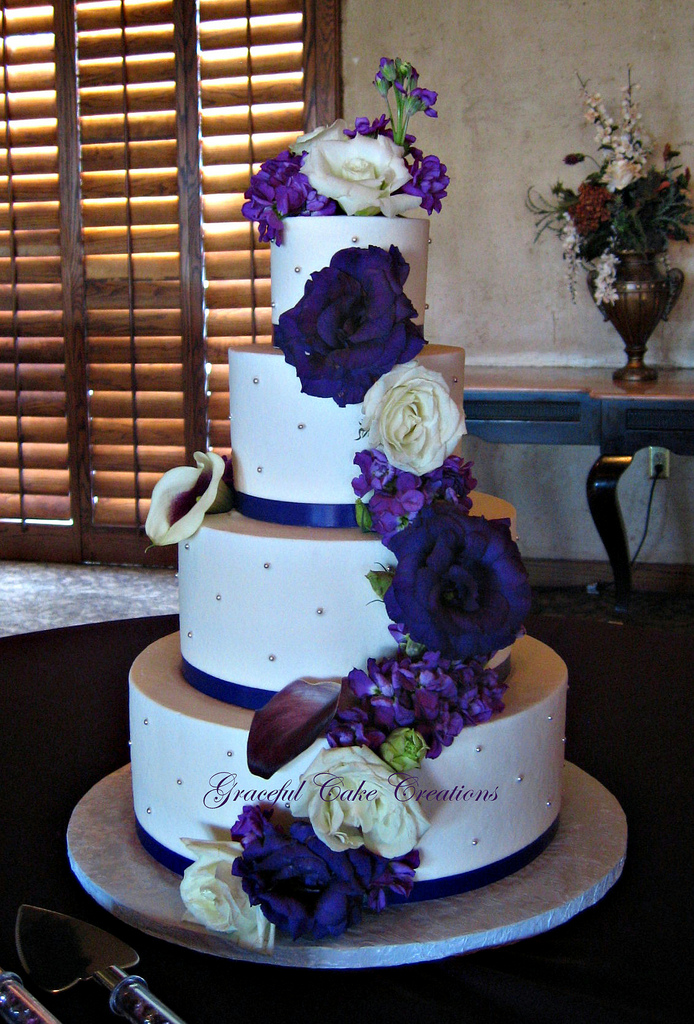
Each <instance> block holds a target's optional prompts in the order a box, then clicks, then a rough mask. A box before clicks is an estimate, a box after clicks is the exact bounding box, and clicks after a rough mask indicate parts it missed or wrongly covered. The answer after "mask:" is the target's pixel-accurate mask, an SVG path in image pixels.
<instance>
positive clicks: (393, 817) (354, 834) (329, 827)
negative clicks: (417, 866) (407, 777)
mask: <svg viewBox="0 0 694 1024" xmlns="http://www.w3.org/2000/svg"><path fill="white" fill-rule="evenodd" d="M390 779H392V781H389V780H390ZM301 781H303V782H305V785H304V787H303V789H302V791H301V794H300V795H299V799H298V801H297V803H296V805H295V807H294V814H296V815H297V816H298V817H308V818H309V820H310V822H311V825H312V826H313V829H314V831H315V833H316V835H317V836H318V838H319V839H321V840H322V841H323V842H324V843H325V845H326V846H329V847H330V849H331V850H337V851H342V850H347V849H355V848H357V847H359V846H365V847H366V848H367V850H371V851H372V853H378V854H380V855H381V856H382V857H389V858H390V857H402V856H404V855H405V854H406V853H409V852H410V850H413V849H414V848H415V847H416V845H417V843H418V842H419V840H420V839H421V837H422V836H423V835H424V833H425V832H426V830H427V829H428V828H429V822H428V821H427V820H426V818H425V817H424V815H423V814H422V811H421V810H420V807H419V805H418V804H417V802H416V800H398V798H397V797H396V795H395V785H397V782H398V776H397V775H394V773H393V769H392V768H391V767H390V766H389V765H387V764H385V763H384V762H383V761H382V760H381V759H380V757H377V756H376V754H374V752H373V751H372V750H370V749H369V748H368V747H331V748H329V749H327V750H322V751H321V752H320V754H319V755H318V757H316V759H315V760H314V761H313V763H312V764H311V765H310V767H309V768H308V769H307V771H306V772H305V773H304V774H303V775H302V776H301Z"/></svg>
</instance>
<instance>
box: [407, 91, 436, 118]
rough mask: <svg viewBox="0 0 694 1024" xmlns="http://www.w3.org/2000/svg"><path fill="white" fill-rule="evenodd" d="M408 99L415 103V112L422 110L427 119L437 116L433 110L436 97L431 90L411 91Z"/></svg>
mask: <svg viewBox="0 0 694 1024" xmlns="http://www.w3.org/2000/svg"><path fill="white" fill-rule="evenodd" d="M410 97H411V99H413V100H416V101H417V106H416V108H414V109H415V110H423V111H424V113H425V114H426V115H427V117H438V116H439V115H438V113H437V112H436V111H435V110H434V104H435V103H436V101H437V99H438V95H437V94H436V93H435V92H434V91H433V90H432V89H413V90H412V92H411V93H410Z"/></svg>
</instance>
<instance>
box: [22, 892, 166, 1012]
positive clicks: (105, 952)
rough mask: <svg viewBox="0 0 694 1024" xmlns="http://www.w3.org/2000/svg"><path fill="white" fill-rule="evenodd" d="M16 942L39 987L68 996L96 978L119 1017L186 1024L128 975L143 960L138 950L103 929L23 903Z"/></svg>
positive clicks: (33, 980)
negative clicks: (65, 992)
mask: <svg viewBox="0 0 694 1024" xmlns="http://www.w3.org/2000/svg"><path fill="white" fill-rule="evenodd" d="M15 938H16V943H17V952H18V953H19V959H20V960H21V962H22V966H23V967H24V969H25V970H26V971H27V972H28V974H29V975H30V976H31V980H32V982H33V983H34V984H35V985H36V986H37V987H38V988H42V989H45V990H46V991H47V992H64V991H65V989H67V988H71V987H72V986H73V985H76V984H77V982H78V981H83V980H86V979H87V978H94V979H95V980H96V981H98V982H100V984H102V985H103V986H104V987H105V988H107V989H108V990H109V992H110V993H111V996H110V999H109V1006H110V1008H111V1010H112V1011H113V1013H117V1014H119V1015H120V1016H121V1017H127V1019H128V1020H129V1021H132V1024H183V1021H182V1020H181V1018H180V1017H178V1016H177V1015H176V1014H175V1013H172V1012H171V1010H169V1009H167V1007H166V1006H164V1004H163V1003H161V1002H159V1000H158V999H156V998H155V997H154V996H153V995H152V993H151V992H150V991H149V989H148V988H147V983H146V982H145V980H144V979H143V978H140V977H138V976H137V975H134V974H127V973H126V971H125V968H128V967H134V965H135V964H136V963H137V962H138V960H139V959H140V958H139V956H138V955H137V953H136V952H135V950H134V949H132V947H131V946H128V945H127V944H126V943H125V942H121V940H120V939H117V938H115V937H114V936H113V935H109V933H108V932H105V931H103V930H102V929H101V928H96V927H95V926H94V925H92V924H87V922H86V921H78V920H77V918H74V917H68V916H67V914H58V913H56V912H55V911H54V910H44V909H43V908H42V907H31V906H29V905H27V904H23V905H22V906H21V907H20V908H19V911H18V913H17V925H16V929H15ZM19 1019H20V1020H21V1018H19ZM50 1019H51V1020H52V1019H53V1018H50Z"/></svg>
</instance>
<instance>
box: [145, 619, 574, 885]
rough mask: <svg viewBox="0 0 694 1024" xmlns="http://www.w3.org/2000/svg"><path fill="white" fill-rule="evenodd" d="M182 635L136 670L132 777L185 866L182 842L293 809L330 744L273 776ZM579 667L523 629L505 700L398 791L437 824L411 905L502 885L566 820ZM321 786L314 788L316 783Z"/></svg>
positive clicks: (150, 828) (152, 824) (157, 852)
mask: <svg viewBox="0 0 694 1024" xmlns="http://www.w3.org/2000/svg"><path fill="white" fill-rule="evenodd" d="M180 665H181V653H180V644H179V635H178V634H177V633H176V634H172V635H170V636H168V637H165V638H163V639H162V640H159V641H157V642H156V643H154V644H152V645H151V646H150V647H148V648H147V649H146V650H145V651H143V653H142V654H141V655H140V656H139V657H138V658H137V660H136V661H135V662H134V664H133V666H132V670H131V673H130V736H131V759H132V784H133V800H134V808H135V817H136V821H137V827H138V833H139V835H140V839H141V841H142V842H143V845H145V847H146V849H147V850H148V851H149V852H150V853H152V854H153V855H154V856H155V857H157V859H158V860H160V861H161V862H162V863H164V864H166V865H167V866H169V867H171V868H173V869H174V870H177V871H179V872H182V871H183V870H184V868H185V867H186V866H187V864H188V863H190V861H189V858H188V857H187V855H186V847H185V845H184V844H183V842H182V840H183V839H184V838H190V839H215V840H222V839H228V838H229V829H230V827H231V825H232V824H233V823H234V821H235V820H236V818H237V817H238V815H239V814H240V812H241V810H242V808H243V806H244V805H245V804H255V803H261V804H272V805H275V806H276V807H277V808H278V809H281V810H283V811H284V813H287V812H289V813H291V812H292V803H293V801H295V799H296V792H297V787H298V786H299V784H300V781H299V780H300V777H301V776H302V775H303V774H304V773H306V772H307V771H308V770H309V769H310V766H311V763H312V761H313V760H314V758H315V757H316V756H317V754H318V753H319V751H320V750H321V748H323V747H324V746H326V741H325V740H324V739H320V740H317V741H315V742H314V743H313V744H312V745H311V746H310V747H309V748H308V749H307V750H305V751H304V752H303V753H302V754H301V755H300V756H299V757H297V758H295V759H294V760H293V761H291V762H290V763H289V764H287V765H286V766H285V767H284V768H282V769H281V770H280V771H279V772H277V773H276V774H275V775H273V776H272V777H271V778H270V779H268V780H265V779H260V778H258V777H256V776H254V775H252V774H251V772H250V770H249V769H248V765H247V760H246V742H247V737H248V730H249V728H250V724H251V721H252V718H253V712H252V711H249V710H246V709H243V708H238V707H235V706H233V705H230V704H225V703H223V702H221V701H218V700H215V699H213V698H212V697H209V696H207V695H205V694H203V693H200V692H199V691H197V690H195V689H193V688H192V687H191V686H189V685H188V683H186V681H185V680H184V678H183V676H182V674H181V669H180ZM566 689H567V671H566V666H565V665H564V662H563V661H562V660H561V658H559V656H558V655H557V654H555V652H554V651H552V650H551V649H550V648H549V647H546V646H545V645H544V644H541V643H539V642H538V641H536V640H534V639H532V638H531V637H527V636H526V637H523V638H521V639H520V640H518V641H516V643H515V644H514V646H513V648H512V652H511V670H510V674H509V677H508V690H507V691H506V694H505V696H504V702H505V708H504V710H503V711H502V712H500V713H499V714H497V715H495V716H494V717H493V718H492V719H491V720H490V721H488V722H485V723H483V724H481V725H477V726H469V727H466V728H465V729H463V731H462V732H461V733H460V735H459V736H457V737H456V739H455V740H454V741H453V743H452V745H451V746H450V747H447V748H445V749H444V750H443V752H442V753H441V755H440V756H439V757H437V758H427V759H425V760H424V762H423V764H422V767H421V768H420V769H419V770H418V771H417V772H410V773H408V779H407V780H406V781H405V782H404V783H402V784H401V786H400V788H399V797H398V798H399V799H403V800H416V801H417V803H418V805H419V808H420V810H421V811H422V812H423V814H424V815H425V817H426V818H427V819H428V821H429V823H430V827H429V829H428V831H427V832H426V833H425V834H424V836H423V837H422V838H421V840H420V841H419V843H418V849H419V852H420V867H419V868H418V869H417V875H416V878H417V881H416V882H415V887H414V892H413V895H412V897H411V899H427V898H435V897H438V896H446V895H450V894H452V893H455V892H463V891H465V890H467V889H471V888H475V887H477V886H479V885H483V884H486V883H488V882H492V881H495V880H496V879H498V878H500V877H503V876H504V875H505V874H509V873H510V872H511V871H514V870H516V869H517V868H519V867H521V866H522V865H523V864H525V863H527V862H528V861H529V860H531V859H532V858H533V857H534V856H536V855H537V854H538V853H539V852H541V850H542V849H543V848H544V846H545V845H546V843H547V842H549V840H550V838H551V836H552V834H553V829H554V828H555V827H556V822H557V818H558V814H559V805H560V800H561V774H562V765H563V761H564V721H565V708H566ZM309 785H311V783H310V781H309Z"/></svg>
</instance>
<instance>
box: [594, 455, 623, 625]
mask: <svg viewBox="0 0 694 1024" xmlns="http://www.w3.org/2000/svg"><path fill="white" fill-rule="evenodd" d="M632 457H633V456H631V455H601V456H600V458H599V459H598V460H597V461H596V462H595V463H594V465H593V466H592V468H591V470H590V473H589V474H588V481H587V483H586V492H587V495H588V507H589V508H590V514H591V515H592V517H593V522H594V523H595V526H596V529H597V531H598V533H599V534H600V538H601V540H602V542H603V544H604V545H605V550H606V551H607V557H608V558H609V560H610V565H611V566H612V573H613V575H614V583H615V611H617V612H620V613H625V612H626V610H627V605H628V603H629V593H630V591H631V564H630V560H629V547H628V544H627V538H626V533H625V530H624V520H623V519H622V512H621V509H620V507H619V502H618V501H617V484H618V483H619V478H620V477H621V475H622V473H623V472H624V470H625V469H627V468H628V466H629V465H630V464H631V460H632Z"/></svg>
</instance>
